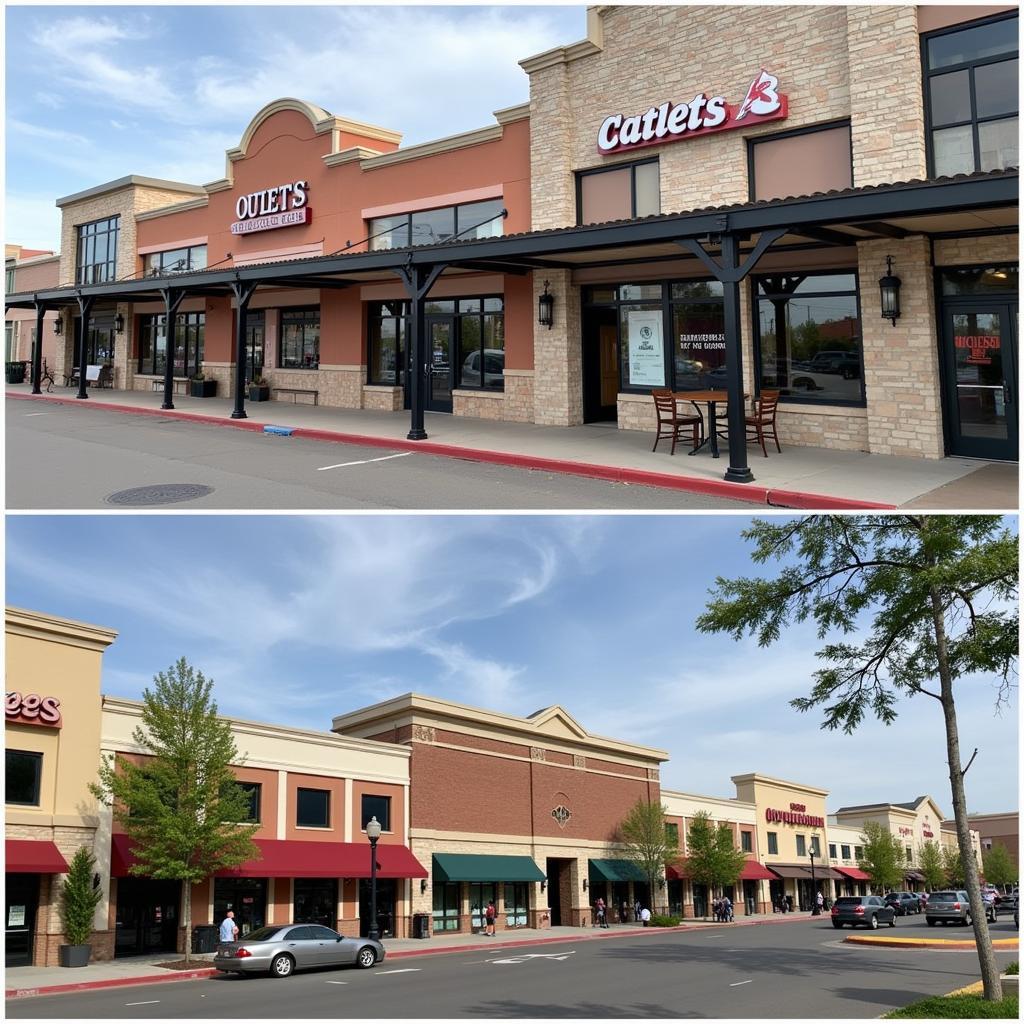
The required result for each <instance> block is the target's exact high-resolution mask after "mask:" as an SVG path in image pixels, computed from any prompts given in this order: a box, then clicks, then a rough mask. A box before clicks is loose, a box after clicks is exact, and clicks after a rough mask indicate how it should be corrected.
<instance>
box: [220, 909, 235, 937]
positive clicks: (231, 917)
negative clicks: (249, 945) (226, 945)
mask: <svg viewBox="0 0 1024 1024" xmlns="http://www.w3.org/2000/svg"><path fill="white" fill-rule="evenodd" d="M237 938H238V925H237V924H235V912H234V911H233V910H229V911H228V912H227V913H226V914H225V915H224V920H223V921H221V923H220V941H221V942H234V941H235V940H236V939H237Z"/></svg>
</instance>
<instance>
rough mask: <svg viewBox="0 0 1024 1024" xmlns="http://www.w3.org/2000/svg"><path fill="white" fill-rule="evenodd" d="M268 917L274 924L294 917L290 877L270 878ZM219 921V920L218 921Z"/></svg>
mask: <svg viewBox="0 0 1024 1024" xmlns="http://www.w3.org/2000/svg"><path fill="white" fill-rule="evenodd" d="M269 884H270V889H269V891H268V892H267V915H268V917H267V919H268V921H270V922H271V923H273V924H287V923H288V922H289V921H291V919H292V885H291V879H290V878H271V879H269ZM218 923H219V922H218Z"/></svg>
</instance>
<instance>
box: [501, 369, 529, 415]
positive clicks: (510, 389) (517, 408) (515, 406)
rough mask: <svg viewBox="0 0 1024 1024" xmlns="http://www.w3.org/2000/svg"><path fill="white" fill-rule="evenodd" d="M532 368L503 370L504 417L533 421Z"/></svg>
mask: <svg viewBox="0 0 1024 1024" xmlns="http://www.w3.org/2000/svg"><path fill="white" fill-rule="evenodd" d="M533 414H534V409H533V370H506V371H505V419H506V420H508V421H509V422H511V423H532V422H533Z"/></svg>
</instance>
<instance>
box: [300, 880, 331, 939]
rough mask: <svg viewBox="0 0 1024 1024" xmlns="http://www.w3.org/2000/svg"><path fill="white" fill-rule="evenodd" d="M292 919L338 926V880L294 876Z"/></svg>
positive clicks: (329, 926)
mask: <svg viewBox="0 0 1024 1024" xmlns="http://www.w3.org/2000/svg"><path fill="white" fill-rule="evenodd" d="M292 920H293V921H302V922H304V923H310V924H322V925H324V926H325V927H326V928H337V926H338V880H337V879H336V878H296V879H295V909H294V917H293V918H292Z"/></svg>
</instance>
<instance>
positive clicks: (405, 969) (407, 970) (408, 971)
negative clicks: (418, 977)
mask: <svg viewBox="0 0 1024 1024" xmlns="http://www.w3.org/2000/svg"><path fill="white" fill-rule="evenodd" d="M422 970H423V968H422V967H400V968H398V970H395V971H377V974H415V973H416V972H417V971H422Z"/></svg>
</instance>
